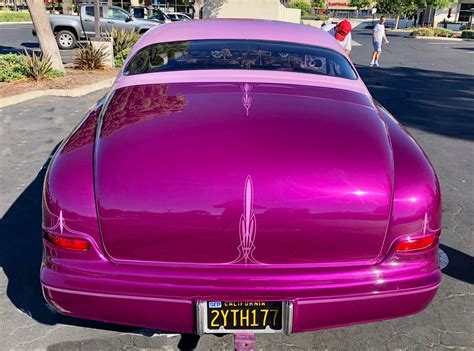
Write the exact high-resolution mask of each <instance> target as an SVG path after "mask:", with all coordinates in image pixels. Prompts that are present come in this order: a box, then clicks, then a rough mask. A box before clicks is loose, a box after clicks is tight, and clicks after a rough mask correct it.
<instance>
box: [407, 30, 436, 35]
mask: <svg viewBox="0 0 474 351" xmlns="http://www.w3.org/2000/svg"><path fill="white" fill-rule="evenodd" d="M434 34H435V33H434V30H433V28H418V29H415V30H414V31H413V32H411V34H410V35H412V36H414V37H434Z"/></svg>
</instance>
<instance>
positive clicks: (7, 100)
mask: <svg viewBox="0 0 474 351" xmlns="http://www.w3.org/2000/svg"><path fill="white" fill-rule="evenodd" d="M114 81H115V78H108V79H104V80H101V81H99V82H96V83H92V84H88V85H83V86H80V87H77V88H74V89H45V90H33V91H29V92H27V93H22V94H18V95H12V96H7V97H4V98H0V108H2V107H6V106H10V105H15V104H19V103H21V102H25V101H28V100H32V99H36V98H39V97H43V96H64V97H79V96H83V95H87V94H89V93H93V92H94V91H97V90H101V89H105V88H110V87H111V86H112V84H113V83H114Z"/></svg>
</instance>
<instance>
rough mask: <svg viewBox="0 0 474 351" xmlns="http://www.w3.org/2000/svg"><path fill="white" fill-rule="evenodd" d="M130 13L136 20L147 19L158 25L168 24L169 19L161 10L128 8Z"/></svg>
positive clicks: (137, 7) (140, 7)
mask: <svg viewBox="0 0 474 351" xmlns="http://www.w3.org/2000/svg"><path fill="white" fill-rule="evenodd" d="M129 11H130V13H131V14H132V15H133V16H134V17H137V18H147V19H150V20H154V21H158V22H160V23H170V22H171V19H170V18H169V17H168V15H167V14H166V13H164V12H163V11H162V10H161V9H158V8H155V9H150V8H147V7H144V6H130V8H129Z"/></svg>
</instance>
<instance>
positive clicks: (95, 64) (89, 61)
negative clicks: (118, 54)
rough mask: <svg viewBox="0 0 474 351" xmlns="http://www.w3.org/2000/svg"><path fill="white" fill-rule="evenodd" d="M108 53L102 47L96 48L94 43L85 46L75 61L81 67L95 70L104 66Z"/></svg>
mask: <svg viewBox="0 0 474 351" xmlns="http://www.w3.org/2000/svg"><path fill="white" fill-rule="evenodd" d="M106 55H107V54H106V53H105V52H104V50H103V49H102V48H96V47H95V46H93V45H92V44H86V45H85V46H83V47H82V48H81V49H80V50H79V52H78V53H77V55H76V57H74V63H75V64H76V65H77V68H79V69H85V70H94V69H101V68H104V66H105V65H104V61H105V57H106Z"/></svg>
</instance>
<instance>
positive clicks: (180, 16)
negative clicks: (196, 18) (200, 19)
mask: <svg viewBox="0 0 474 351" xmlns="http://www.w3.org/2000/svg"><path fill="white" fill-rule="evenodd" d="M167 16H168V17H169V18H170V20H171V21H173V22H177V21H190V20H192V18H191V17H190V16H189V15H188V14H186V13H181V12H173V13H168V14H167Z"/></svg>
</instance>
